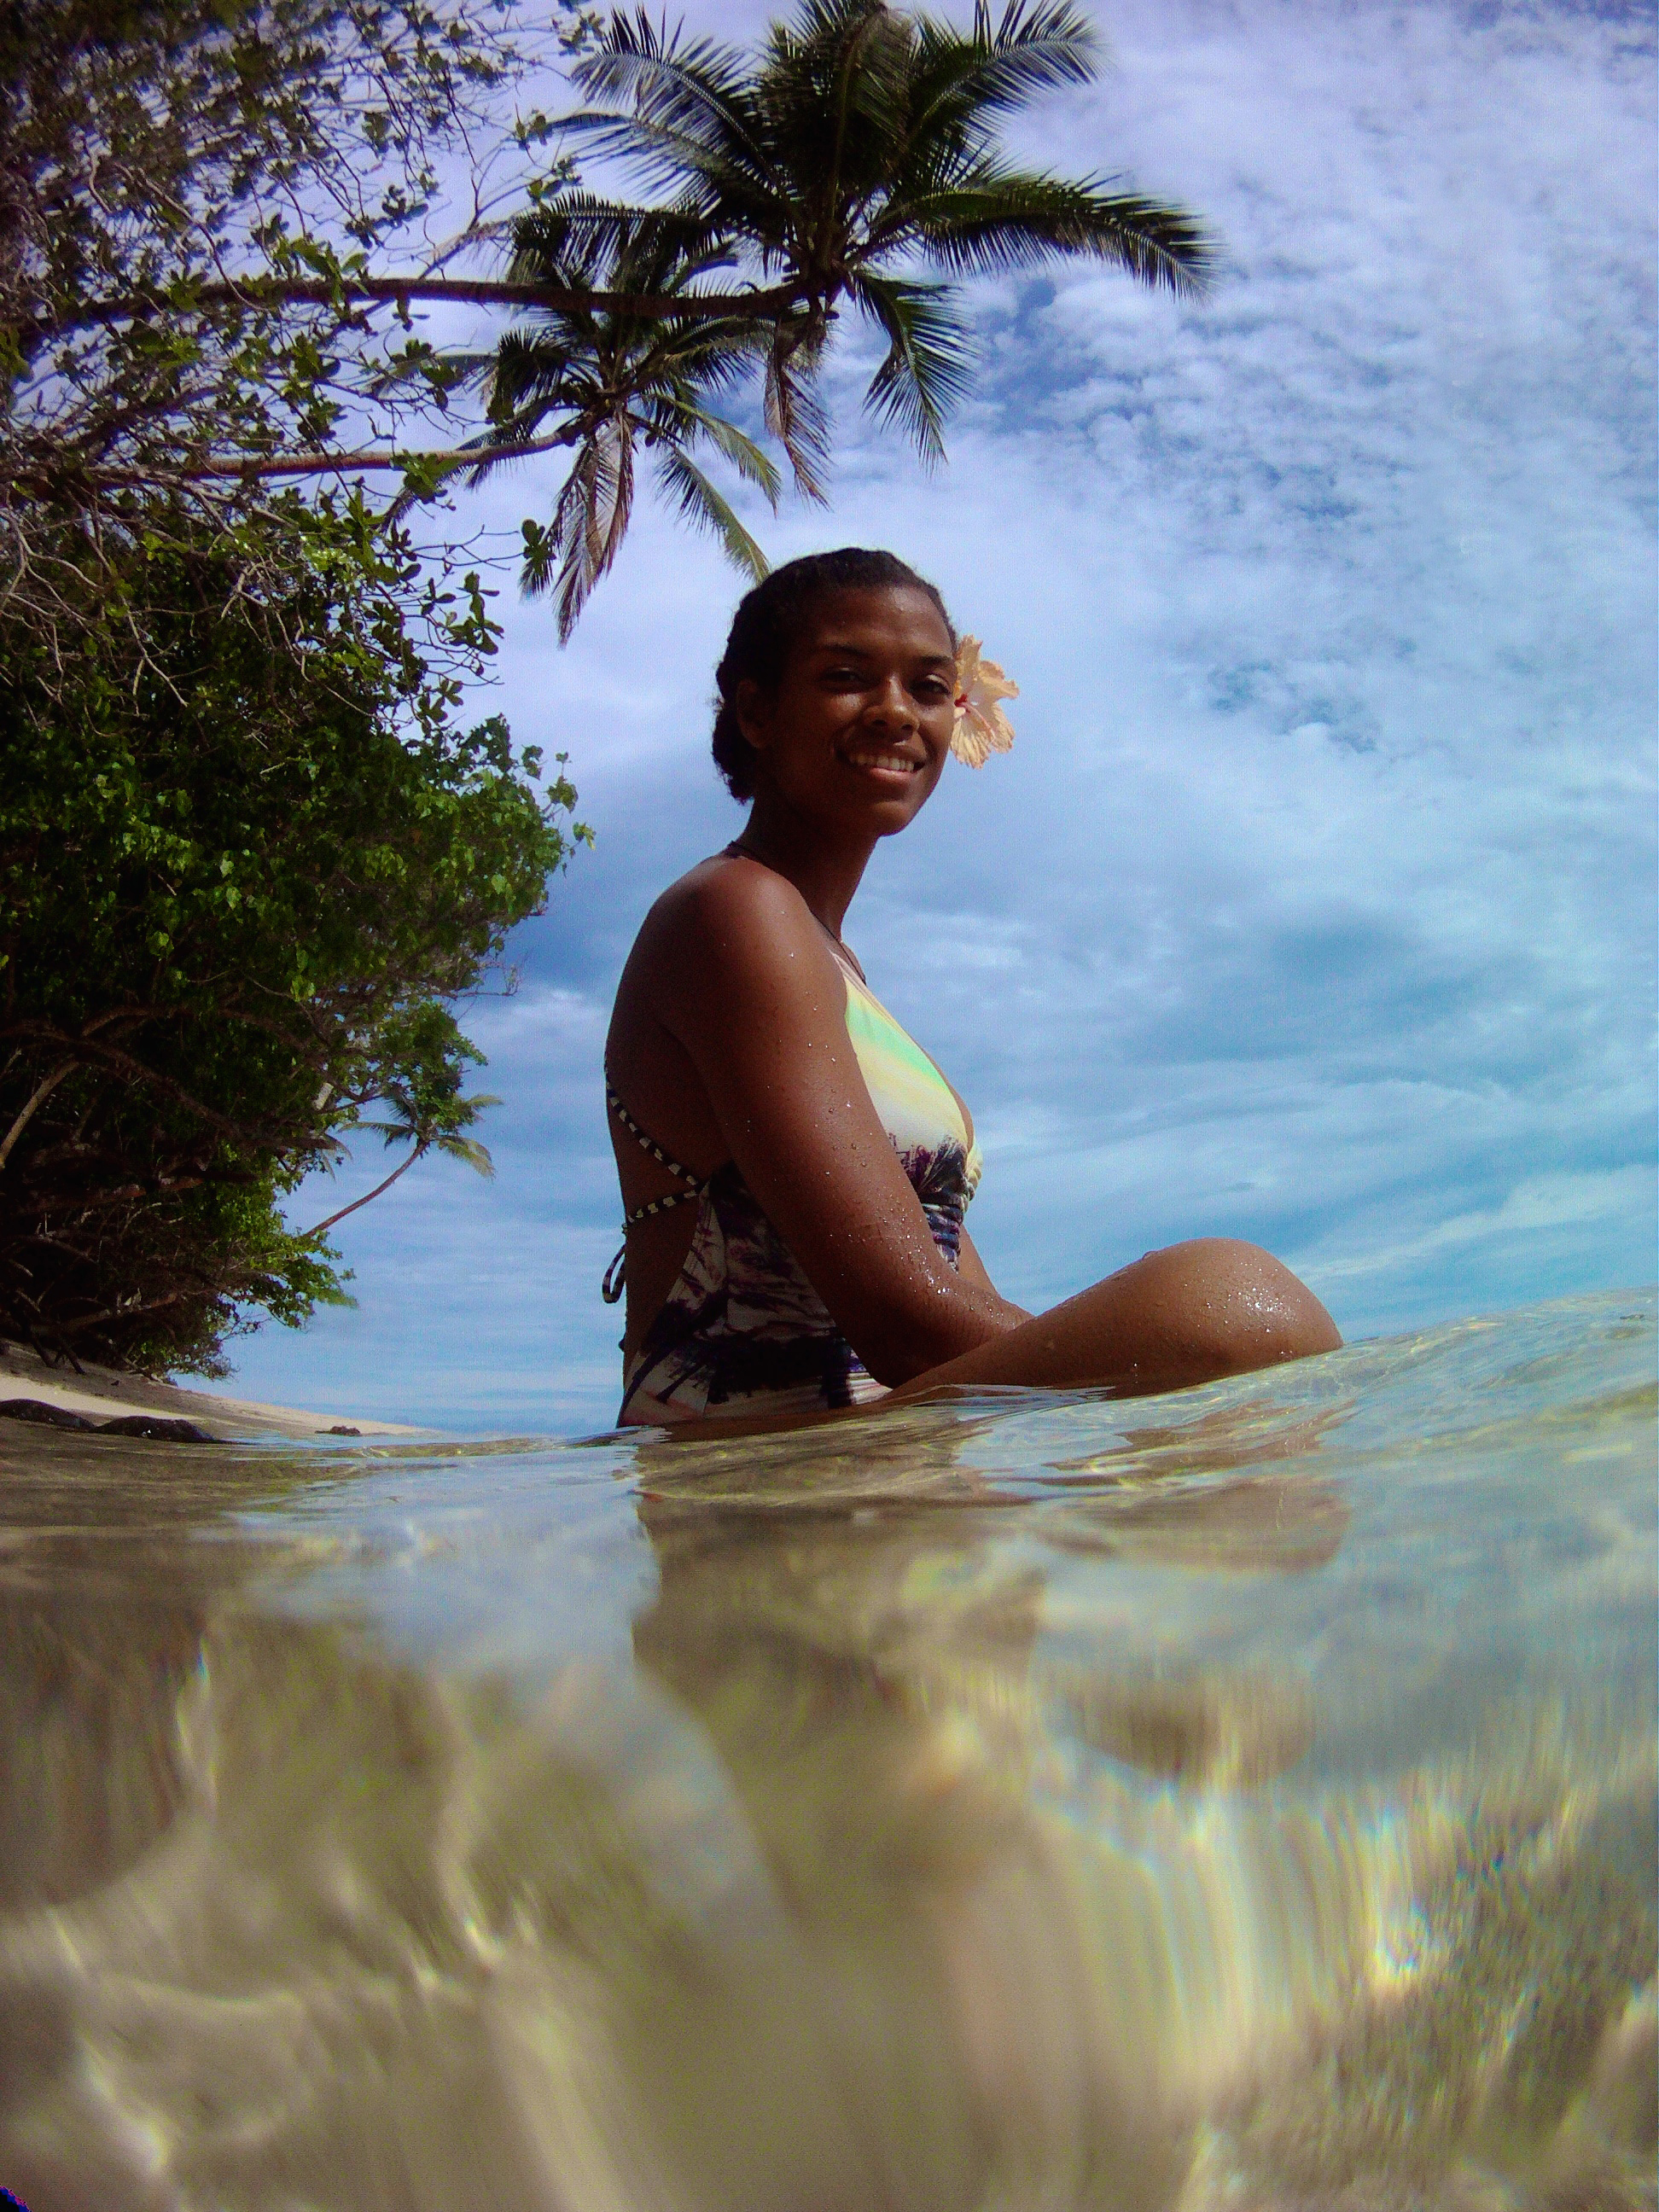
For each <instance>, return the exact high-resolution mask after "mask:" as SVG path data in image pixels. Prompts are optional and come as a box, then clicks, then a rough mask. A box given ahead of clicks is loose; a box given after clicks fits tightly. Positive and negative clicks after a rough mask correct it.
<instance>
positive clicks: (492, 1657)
mask: <svg viewBox="0 0 1659 2212" xmlns="http://www.w3.org/2000/svg"><path fill="white" fill-rule="evenodd" d="M1655 1321H1656V1315H1655V1299H1654V1297H1653V1296H1652V1295H1651V1294H1650V1293H1645V1292H1637V1293H1624V1294H1620V1295H1615V1296H1608V1297H1592V1298H1581V1299H1576V1300H1572V1301H1570V1302H1567V1303H1565V1304H1556V1305H1553V1306H1549V1307H1545V1308H1541V1309H1538V1310H1534V1311H1531V1312H1527V1313H1522V1314H1516V1315H1508V1316H1500V1317H1498V1318H1495V1319H1491V1320H1481V1321H1471V1322H1465V1323H1462V1324H1459V1325H1457V1326H1455V1327H1452V1328H1443V1329H1439V1330H1437V1331H1435V1332H1433V1333H1431V1334H1424V1335H1420V1336H1415V1337H1407V1338H1400V1339H1395V1340H1391V1341H1388V1342H1381V1343H1372V1344H1366V1345H1361V1346H1354V1347H1352V1348H1351V1349H1349V1350H1347V1351H1345V1352H1340V1353H1338V1354H1335V1355H1334V1356H1332V1357H1331V1358H1327V1359H1323V1360H1319V1361H1315V1362H1310V1363H1307V1364H1304V1365H1301V1366H1297V1367H1293V1368H1288V1369H1281V1370H1277V1371H1276V1372H1273V1373H1272V1374H1269V1375H1267V1376H1252V1377H1244V1378H1241V1379H1239V1380H1237V1381H1234V1382H1230V1383H1224V1384H1219V1385H1216V1386H1212V1388H1209V1389H1203V1390H1197V1391H1191V1392H1187V1393H1183V1394H1182V1395H1176V1396H1172V1397H1168V1398H1164V1399H1158V1400H1141V1401H1133V1402H1124V1401H1111V1400H1109V1399H1105V1398H1102V1397H1098V1396H1094V1395H1086V1394H1083V1395H1079V1394H1073V1395H1054V1394H1042V1393H1030V1392H1018V1391H1001V1392H997V1393H993V1394H989V1395H973V1396H963V1397H961V1398H959V1399H957V1400H955V1401H952V1402H951V1403H949V1404H947V1405H942V1406H934V1407H925V1408H911V1409H907V1410H904V1411H902V1412H900V1413H895V1414H891V1415H887V1416H881V1417H878V1418H875V1419H869V1420H863V1421H860V1422H858V1423H856V1424H848V1425H842V1426H836V1427H831V1428H825V1429H819V1430H817V1431H811V1432H808V1433H805V1434H803V1435H798V1436H795V1437H771V1438H766V1439H762V1440H755V1441H749V1442H731V1443H725V1444H719V1443H712V1444H694V1445H685V1444H679V1445H676V1444H672V1443H662V1442H646V1443H641V1442H639V1441H638V1440H632V1441H629V1440H624V1439H618V1438H616V1437H607V1438H602V1439H596V1440H592V1441H588V1442H584V1443H560V1442H556V1441H537V1440H527V1439H516V1440H515V1439H494V1440H486V1441H481V1442H475V1443H462V1442H447V1443H438V1444H404V1443H398V1444H396V1445H386V1444H374V1445H370V1444H352V1443H340V1444H338V1445H337V1446H333V1445H331V1446H329V1447H327V1448H317V1449H313V1448H311V1447H309V1446H307V1447H304V1448H300V1447H295V1446H293V1445H287V1444H260V1445H257V1446H256V1445H249V1446H246V1447H238V1448H219V1447H215V1448H211V1449H210V1448H207V1447H193V1448H192V1447H185V1446H179V1445H164V1444H159V1443H156V1444H147V1443H133V1442H131V1441H130V1440H121V1441H116V1440H113V1439H97V1438H93V1439H86V1438H80V1437H65V1436H58V1435H53V1434H52V1433H50V1432H45V1431H36V1430H31V1429H27V1428H24V1427H22V1426H21V1425H13V1424H9V1423H7V1424H0V1464H3V1469H4V1477H5V1480H4V1482H3V1486H0V1767H3V1784H0V2184H3V2185H6V2186H7V2187H9V2188H10V2189H11V2190H12V2191H13V2192H14V2193H15V2195H16V2196H17V2197H20V2198H21V2199H22V2200H23V2201H25V2202H26V2203H28V2204H29V2205H30V2206H31V2207H32V2208H33V2212H53V2208H77V2209H78V2208H82V2207H84V2208H88V2212H125V2208H133V2209H134V2212H138V2208H143V2212H152V2208H174V2207H178V2208H190V2209H191V2212H233V2209H234V2212H240V2208H244V2207H247V2208H253V2207H258V2208H269V2212H300V2208H329V2212H333V2208H341V2212H345V2208H358V2207H363V2208H368V2207H374V2208H380V2207H385V2208H386V2212H452V2208H453V2212H494V2208H496V2207H501V2208H511V2212H543V2208H545V2212H748V2208H754V2212H840V2208H846V2212H873V2208H889V2207H891V2208H915V2212H935V2208H937V2212H958V2208H960V2212H970V2208H971V2212H1070V2208H1073V2207H1078V2208H1082V2207H1089V2208H1095V2207H1103V2208H1111V2207H1125V2208H1128V2207H1135V2208H1139V2207H1146V2208H1153V2207H1158V2208H1162V2207H1170V2208H1179V2212H1200V2208H1202V2209H1203V2212H1208V2208H1212V2207H1213V2208H1216V2212H1254V2208H1258V2207H1260V2208H1267V2207H1284V2208H1291V2207H1297V2208H1313V2207H1332V2208H1337V2207H1340V2208H1345V2212H1383V2208H1388V2207H1395V2206H1398V2207H1401V2208H1407V2207H1413V2208H1417V2207H1430V2206H1446V2207H1449V2208H1458V2209H1459V2212H1465V2208H1467V2212H1487V2209H1488V2208H1491V2212H1498V2208H1502V2207H1510V2206H1513V2207H1531V2206H1537V2207H1540V2208H1547V2212H1602V2208H1607V2209H1608V2212H1611V2208H1615V2207H1621V2206H1626V2205H1630V2206H1635V2205H1642V2204H1648V2205H1651V2204H1652V2203H1653V2202H1654V2173H1655V2157H1656V2028H1655V1964H1656V1962H1655V1907H1656V1892H1659V1869H1656V1841H1655V1838H1656V1811H1655V1801H1656V1667H1659V1653H1656V1618H1659V1595H1656V1532H1655V1504H1656V1468H1655V1425H1656V1413H1655V1387H1654V1385H1655V1364H1656V1344H1655Z"/></svg>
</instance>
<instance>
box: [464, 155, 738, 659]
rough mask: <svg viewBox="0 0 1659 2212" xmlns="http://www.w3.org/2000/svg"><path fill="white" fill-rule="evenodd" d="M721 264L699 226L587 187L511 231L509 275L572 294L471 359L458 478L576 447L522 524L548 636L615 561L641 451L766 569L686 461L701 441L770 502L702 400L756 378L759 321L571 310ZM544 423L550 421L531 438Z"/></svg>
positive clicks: (687, 283) (681, 280) (728, 427)
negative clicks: (553, 611)
mask: <svg viewBox="0 0 1659 2212" xmlns="http://www.w3.org/2000/svg"><path fill="white" fill-rule="evenodd" d="M728 261H729V256H728V255H727V254H726V251H725V249H724V247H723V246H722V244H721V242H720V240H719V237H718V235H717V234H714V233H713V232H712V231H711V228H710V226H709V225H708V224H707V223H705V222H702V220H701V219H700V218H694V219H689V220H688V219H687V218H686V217H684V216H681V215H678V214H676V213H672V212H667V211H659V210H648V209H638V208H623V207H617V206H614V205H611V204H609V203H607V202H605V201H602V200H599V199H595V198H593V197H591V196H589V195H587V194H584V193H576V192H570V193H565V194H562V195H561V196H559V197H557V198H556V199H551V200H549V201H547V202H544V204H542V205H541V206H539V207H538V208H536V209H535V210H532V212H531V213H530V214H528V215H526V216H523V217H521V218H520V221H519V222H517V223H516V224H515V225H514V227H513V258H512V263H511V268H510V273H511V276H512V277H513V281H514V282H519V283H536V284H540V285H545V286H547V287H549V288H550V289H551V288H555V287H557V288H562V289H565V290H568V292H569V293H571V294H573V295H576V300H575V304H573V305H571V306H569V307H561V308H558V309H539V308H538V309H534V310H532V312H531V313H530V314H529V316H528V317H527V318H526V319H525V320H524V321H523V322H521V323H520V325H519V326H518V327H516V328H515V329H513V330H512V331H509V332H508V333H507V336H506V337H503V338H502V339H501V342H500V343H499V344H498V345H497V346H496V347H495V349H494V351H493V352H491V353H489V354H488V355H484V356H475V357H474V358H473V359H472V361H471V364H470V365H471V367H472V368H475V369H476V370H477V372H478V373H479V374H481V375H482V376H483V378H484V380H485V382H486V386H487V389H488V393H489V429H488V430H487V431H486V432H485V433H484V435H483V437H481V438H480V439H478V440H477V441H475V442H474V446H473V447H472V448H471V451H473V452H475V453H477V459H476V460H475V461H473V463H472V465H471V475H472V478H473V480H474V481H475V482H476V480H477V477H480V476H482V475H483V474H484V473H485V472H486V471H489V470H490V469H493V468H495V467H498V466H500V465H501V464H502V463H503V462H506V461H510V460H513V459H520V458H523V457H524V456H525V455H526V454H527V453H533V452H538V451H543V450H545V448H546V447H550V446H551V447H561V446H562V447H574V453H575V458H574V462H573V464H572V466H571V470H570V473H569V475H568V477H566V479H565V482H564V486H563V489H562V490H561V492H560V494H559V495H558V498H557V500H556V502H555V505H554V509H553V519H552V520H551V522H550V524H547V525H545V526H544V525H540V524H538V523H535V522H526V524H525V526H524V534H525V561H524V568H523V581H524V585H525V588H526V590H527V591H529V592H543V591H545V590H547V589H548V588H549V586H551V585H552V584H553V583H554V582H555V580H556V582H557V586H558V607H559V635H560V637H561V639H564V638H568V636H569V635H570V632H571V630H572V629H573V628H574V624H575V622H576V618H577V617H578V615H580V612H581V610H582V606H583V604H584V603H585V601H586V599H587V596H588V594H589V592H591V591H592V588H593V586H594V585H595V584H596V583H597V582H598V581H599V578H600V577H601V576H602V575H604V574H605V571H606V569H607V568H610V567H611V563H612V562H613V561H614V560H615V559H616V557H617V551H618V549H619V548H620V546H621V544H622V541H623V535H624V533H625V532H626V531H627V528H628V524H629V516H630V514H631V513H632V511H633V504H634V493H635V476H636V469H637V463H638V459H639V457H640V455H641V453H644V454H646V455H647V456H649V457H651V458H652V459H653V460H654V463H655V466H656V471H657V475H658V478H659V483H660V485H661V487H662V489H664V490H665V492H666V493H667V494H668V495H669V496H670V497H671V499H672V500H673V501H675V503H676V504H677V506H678V509H679V512H680V513H681V514H682V515H683V516H684V518H685V519H686V520H688V521H690V522H691V523H693V524H695V525H697V526H701V527H702V528H705V529H707V530H709V531H711V532H713V534H714V537H715V538H717V539H718V541H719V543H720V545H721V546H722V547H723V549H724V550H725V551H726V553H727V554H728V555H729V556H730V557H731V558H732V560H733V561H735V562H737V563H738V566H739V567H741V568H745V569H746V570H748V571H749V573H750V574H752V575H755V576H763V575H764V574H765V573H766V566H767V564H766V558H765V556H764V555H763V553H762V551H761V550H760V548H759V546H758V545H757V544H756V543H755V540H754V539H753V538H752V537H751V536H750V533H749V532H748V531H747V530H746V529H745V528H744V526H743V524H742V522H741V521H740V520H738V516H737V514H736V513H735V512H734V511H733V509H732V506H731V504H730V502H729V501H727V500H726V498H725V496H724V495H722V493H721V492H720V490H719V489H717V487H716V486H715V484H714V483H713V482H712V481H711V479H710V478H709V477H708V475H707V474H706V473H705V472H704V471H703V470H702V468H701V467H700V466H699V465H698V463H697V461H696V459H694V458H693V455H694V452H695V450H696V448H698V447H707V448H711V449H712V450H713V451H714V453H719V454H720V456H721V457H722V458H723V459H725V460H726V461H727V462H729V463H730V464H731V465H732V466H733V467H734V468H735V469H736V470H737V471H738V474H739V476H741V477H744V478H745V479H746V480H747V481H748V482H749V483H752V484H755V485H756V486H757V487H758V489H760V490H761V491H762V492H763V493H764V495H766V497H767V499H768V500H769V501H771V502H772V503H773V505H775V504H776V501H777V495H778V490H779V483H780V479H779V476H778V471H777V470H776V468H775V466H774V465H773V463H772V461H771V460H770V459H769V457H768V456H767V454H766V453H764V452H763V450H762V448H761V447H758V446H757V444H756V443H755V441H754V440H753V439H752V438H750V437H748V436H747V435H745V434H744V432H743V431H742V430H741V429H739V428H738V426H737V425H736V424H735V423H733V422H727V421H726V418H725V416H722V415H720V413H718V412H717V411H716V410H715V408H714V405H713V404H711V403H712V402H713V400H714V399H715V398H718V397H719V396H720V394H722V393H724V392H727V391H730V390H731V389H732V387H733V386H736V385H737V384H738V383H740V382H742V381H743V380H745V379H746V378H748V377H749V376H750V375H751V374H753V373H754V371H755V369H756V368H757V365H758V363H759V362H760V361H761V359H762V358H763V356H764V355H765V353H766V350H767V347H768V344H769V337H770V332H769V326H768V325H766V324H765V323H763V322H757V321H756V320H754V319H750V318H748V317H736V316H733V317H718V318H714V319H707V318H700V319H688V320H687V321H685V322H677V321H674V320H672V319H668V318H665V317H663V316H660V315H658V314H652V315H635V314H628V313H617V312H616V311H615V310H613V309H611V308H607V307H604V306H603V305H602V304H600V302H599V301H593V302H592V304H587V305H584V304H582V303H581V302H582V296H583V295H595V294H597V295H605V294H607V293H608V294H611V295H617V294H622V295H629V294H641V295H653V296H655V297H657V298H665V297H666V298H674V297H678V296H680V295H683V294H685V293H687V292H688V291H689V290H690V288H691V287H692V286H693V285H694V284H695V283H696V280H697V279H698V278H700V277H702V276H707V275H708V273H709V272H710V271H711V270H714V269H716V268H719V267H720V266H722V265H725V264H727V263H728ZM463 365H466V364H463ZM548 422H556V425H557V427H556V428H554V429H553V430H551V431H550V432H549V433H547V435H543V429H544V425H545V424H547V423H548Z"/></svg>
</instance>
